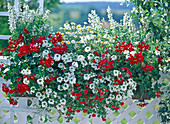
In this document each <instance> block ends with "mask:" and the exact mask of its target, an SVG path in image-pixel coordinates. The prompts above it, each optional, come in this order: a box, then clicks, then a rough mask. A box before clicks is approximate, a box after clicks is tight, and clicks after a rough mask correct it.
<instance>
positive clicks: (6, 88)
mask: <svg viewBox="0 0 170 124" xmlns="http://www.w3.org/2000/svg"><path fill="white" fill-rule="evenodd" d="M2 91H3V92H5V93H6V94H8V92H9V88H8V87H7V86H6V84H4V83H3V84H2Z"/></svg>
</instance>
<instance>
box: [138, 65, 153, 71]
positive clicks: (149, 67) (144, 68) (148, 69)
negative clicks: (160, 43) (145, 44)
mask: <svg viewBox="0 0 170 124" xmlns="http://www.w3.org/2000/svg"><path fill="white" fill-rule="evenodd" d="M141 69H143V70H144V71H146V72H148V71H152V70H153V69H154V64H153V65H148V66H147V64H146V63H145V67H141Z"/></svg>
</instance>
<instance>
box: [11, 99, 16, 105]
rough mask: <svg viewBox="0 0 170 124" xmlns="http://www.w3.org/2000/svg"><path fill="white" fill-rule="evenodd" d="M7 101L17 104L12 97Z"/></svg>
mask: <svg viewBox="0 0 170 124" xmlns="http://www.w3.org/2000/svg"><path fill="white" fill-rule="evenodd" d="M9 103H10V104H11V105H17V102H16V101H15V100H14V99H12V98H9Z"/></svg>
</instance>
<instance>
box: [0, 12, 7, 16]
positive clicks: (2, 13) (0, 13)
mask: <svg viewBox="0 0 170 124" xmlns="http://www.w3.org/2000/svg"><path fill="white" fill-rule="evenodd" d="M0 16H9V12H0Z"/></svg>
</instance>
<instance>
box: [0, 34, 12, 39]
mask: <svg viewBox="0 0 170 124" xmlns="http://www.w3.org/2000/svg"><path fill="white" fill-rule="evenodd" d="M9 38H10V35H0V39H3V40H8V39H9Z"/></svg>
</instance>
